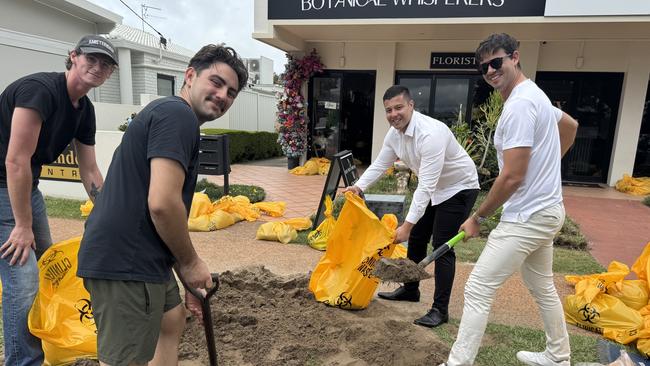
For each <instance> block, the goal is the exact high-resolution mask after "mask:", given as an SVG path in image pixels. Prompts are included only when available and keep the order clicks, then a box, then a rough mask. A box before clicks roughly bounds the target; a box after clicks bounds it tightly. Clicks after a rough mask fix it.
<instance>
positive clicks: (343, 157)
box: [312, 150, 359, 230]
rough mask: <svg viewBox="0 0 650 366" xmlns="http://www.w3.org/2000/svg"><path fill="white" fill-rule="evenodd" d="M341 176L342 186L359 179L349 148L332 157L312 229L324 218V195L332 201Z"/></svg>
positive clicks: (349, 184)
mask: <svg viewBox="0 0 650 366" xmlns="http://www.w3.org/2000/svg"><path fill="white" fill-rule="evenodd" d="M341 178H343V184H344V186H343V187H348V186H351V185H353V184H354V183H356V181H357V180H359V176H358V174H357V167H356V166H355V165H354V157H353V156H352V152H351V151H349V150H344V151H341V152H340V153H337V154H335V155H334V157H333V158H332V162H331V163H330V170H329V172H328V173H327V179H326V180H325V186H324V187H323V194H322V195H321V197H320V202H319V203H318V211H316V220H314V225H313V227H312V230H316V228H317V227H318V225H320V223H321V222H323V220H325V215H324V212H325V197H326V196H330V198H331V199H332V201H334V197H335V196H336V191H338V189H339V188H341V187H339V182H340V181H341Z"/></svg>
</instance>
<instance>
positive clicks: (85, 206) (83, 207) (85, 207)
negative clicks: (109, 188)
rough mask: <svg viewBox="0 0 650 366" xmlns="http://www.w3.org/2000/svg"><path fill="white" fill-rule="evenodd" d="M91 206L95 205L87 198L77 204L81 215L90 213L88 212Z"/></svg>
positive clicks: (84, 215)
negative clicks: (81, 203) (82, 202)
mask: <svg viewBox="0 0 650 366" xmlns="http://www.w3.org/2000/svg"><path fill="white" fill-rule="evenodd" d="M93 207H95V205H94V204H93V201H91V200H87V201H86V203H84V204H83V205H81V206H79V211H81V217H88V215H90V212H91V211H92V210H93Z"/></svg>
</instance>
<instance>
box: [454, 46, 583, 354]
mask: <svg viewBox="0 0 650 366" xmlns="http://www.w3.org/2000/svg"><path fill="white" fill-rule="evenodd" d="M518 48H519V42H518V41H517V40H516V39H514V38H513V37H512V36H510V35H507V34H504V33H503V34H493V35H491V36H489V37H488V38H487V39H486V40H484V41H483V42H481V44H480V45H479V46H478V49H477V50H476V59H477V60H479V62H480V65H479V71H480V72H481V73H482V74H483V78H484V79H485V81H486V82H487V83H488V84H490V85H491V86H492V87H494V88H495V89H496V90H498V91H499V92H500V93H501V95H502V96H503V99H504V100H505V104H504V107H503V113H502V114H501V117H500V118H499V124H498V126H497V129H496V131H495V134H494V145H495V147H496V150H497V158H498V161H499V170H500V172H499V176H498V177H497V179H496V180H495V181H494V185H493V186H492V189H490V192H489V193H488V195H487V197H486V199H485V201H484V202H483V204H481V206H480V207H479V208H478V210H476V212H475V213H474V214H473V215H472V216H471V217H470V218H468V219H467V220H466V221H465V223H463V225H461V227H460V228H461V230H464V231H465V233H466V234H467V237H473V236H477V235H478V233H479V226H480V224H481V222H482V221H483V220H485V218H486V217H488V216H490V215H492V214H493V213H494V212H495V211H496V210H497V209H498V208H499V207H500V206H501V205H503V213H502V215H501V221H500V223H499V225H498V226H497V227H496V228H495V229H494V230H492V232H491V233H490V236H489V238H488V241H487V243H486V245H485V249H484V250H483V252H482V253H481V256H480V258H479V259H478V261H477V262H476V265H475V266H474V270H473V271H472V273H471V275H470V277H469V279H468V281H467V284H466V285H465V306H464V309H463V317H462V319H461V322H460V327H459V329H458V336H457V338H456V342H455V343H454V345H453V347H452V349H451V353H450V355H449V358H448V360H447V363H446V364H447V366H457V365H472V364H473V362H474V358H475V357H476V354H477V353H478V349H479V346H480V344H481V338H482V337H483V333H484V331H485V327H486V325H487V321H488V315H489V312H490V307H491V306H492V301H493V299H494V295H495V292H496V290H497V289H498V288H499V287H500V286H501V285H502V284H503V283H504V282H505V281H506V280H507V279H508V278H509V277H510V276H511V275H512V274H513V273H514V272H515V271H517V270H518V269H519V270H521V275H522V278H523V280H524V282H525V283H526V286H527V287H528V289H529V290H530V293H531V294H532V295H533V297H534V298H535V301H536V302H537V305H538V307H539V310H540V312H541V315H542V319H543V321H544V330H545V332H546V350H545V351H544V352H527V351H520V352H518V353H517V359H518V360H519V361H521V362H523V363H525V364H527V365H537V366H547V365H549V366H551V365H563V366H564V365H566V366H569V365H570V355H571V350H570V347H569V336H568V334H567V330H566V324H565V322H564V311H563V309H562V303H561V302H560V298H559V297H558V295H557V292H556V290H555V285H554V283H553V238H554V237H555V234H556V233H557V232H558V231H559V230H560V228H562V224H563V223H564V206H563V204H562V186H561V176H560V160H561V159H562V156H563V155H564V154H565V153H566V152H567V151H568V149H569V147H570V146H571V145H572V144H573V140H574V139H575V134H576V130H577V128H578V123H577V122H576V121H575V120H574V119H573V118H571V117H570V116H569V115H567V114H566V113H563V112H562V111H561V110H559V109H557V108H555V107H554V106H553V105H552V104H551V102H550V100H549V99H548V97H547V96H546V94H544V92H543V91H542V90H541V89H540V88H539V87H537V85H536V84H535V83H534V82H533V81H531V80H530V79H528V78H526V76H525V75H524V74H523V72H522V71H521V66H520V64H519V60H520V55H519V50H518Z"/></svg>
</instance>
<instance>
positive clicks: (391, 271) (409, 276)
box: [373, 231, 465, 283]
mask: <svg viewBox="0 0 650 366" xmlns="http://www.w3.org/2000/svg"><path fill="white" fill-rule="evenodd" d="M464 237H465V232H464V231H461V232H459V233H458V234H456V236H454V237H453V238H451V239H449V241H447V242H446V243H444V244H443V245H441V246H439V247H438V249H436V250H434V251H433V253H431V254H429V255H428V256H427V257H426V258H424V259H423V260H422V261H420V263H417V264H416V263H415V262H413V261H412V260H410V259H404V258H400V259H392V258H382V259H381V260H380V261H379V262H377V265H376V266H375V270H374V272H373V274H374V275H375V276H377V277H379V279H380V280H382V281H384V282H400V283H404V282H416V281H420V280H426V279H427V278H430V277H431V275H430V274H429V273H428V272H427V271H425V270H424V269H425V268H426V267H427V266H428V265H429V264H431V262H433V261H435V260H436V259H438V258H440V257H442V256H443V255H445V253H447V252H448V251H449V250H450V249H451V248H453V247H454V246H456V243H458V242H459V241H461V240H462V239H463V238H464Z"/></svg>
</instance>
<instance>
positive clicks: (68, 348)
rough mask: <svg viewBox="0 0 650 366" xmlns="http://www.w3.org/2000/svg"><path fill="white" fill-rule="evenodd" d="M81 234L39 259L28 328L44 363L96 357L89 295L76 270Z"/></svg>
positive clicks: (63, 242)
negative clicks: (36, 290)
mask: <svg viewBox="0 0 650 366" xmlns="http://www.w3.org/2000/svg"><path fill="white" fill-rule="evenodd" d="M80 241H81V237H76V238H72V239H69V240H66V241H62V242H59V243H56V244H54V245H52V246H51V247H50V248H49V249H48V250H46V251H45V253H44V254H43V256H42V257H41V259H39V261H38V269H39V275H38V277H39V288H38V293H37V294H36V299H35V300H34V305H33V306H32V309H31V310H30V312H29V319H28V326H29V331H30V332H31V333H32V334H33V335H35V336H36V337H38V338H40V339H41V340H42V346H43V352H44V353H45V365H61V364H68V363H72V362H74V361H75V360H76V359H77V358H93V359H96V358H97V336H96V332H97V328H96V326H95V321H94V319H93V313H92V307H91V303H90V294H89V293H88V291H86V289H85V288H84V285H83V281H82V280H81V278H79V277H77V276H76V273H77V252H78V251H79V243H80Z"/></svg>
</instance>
